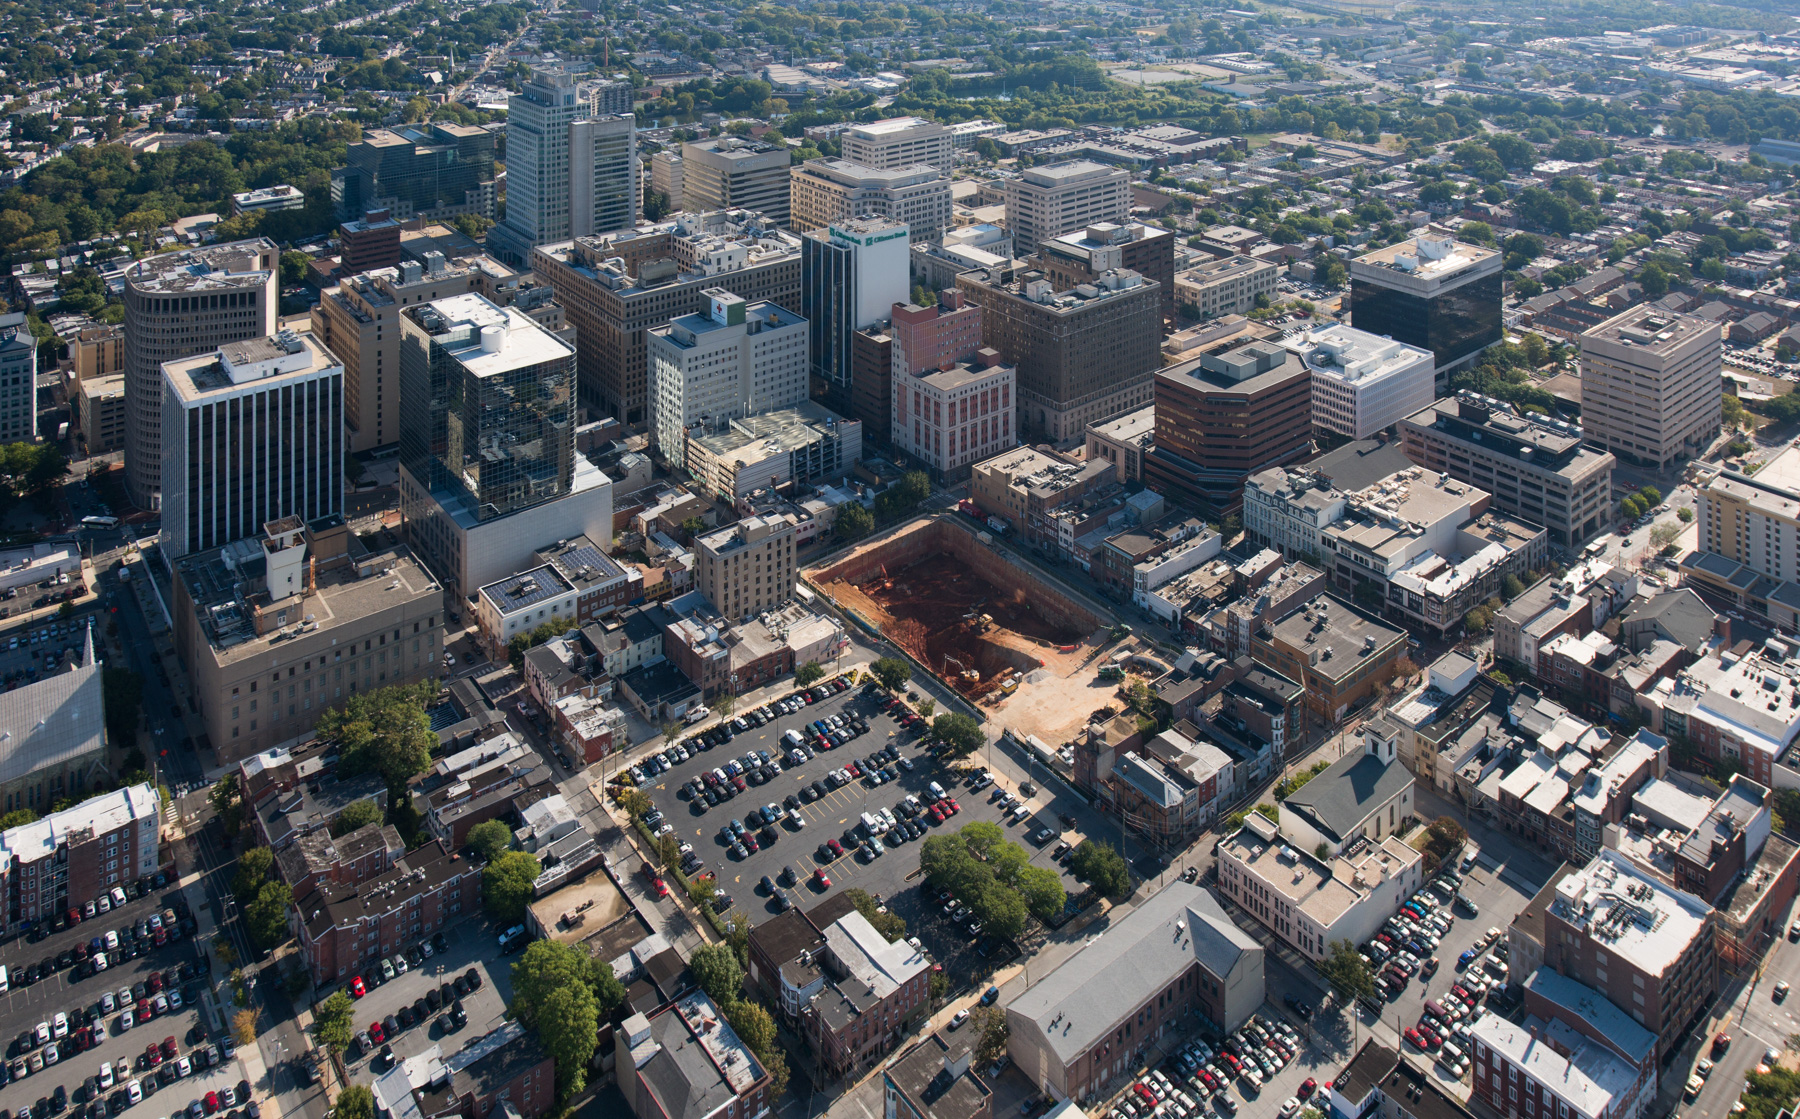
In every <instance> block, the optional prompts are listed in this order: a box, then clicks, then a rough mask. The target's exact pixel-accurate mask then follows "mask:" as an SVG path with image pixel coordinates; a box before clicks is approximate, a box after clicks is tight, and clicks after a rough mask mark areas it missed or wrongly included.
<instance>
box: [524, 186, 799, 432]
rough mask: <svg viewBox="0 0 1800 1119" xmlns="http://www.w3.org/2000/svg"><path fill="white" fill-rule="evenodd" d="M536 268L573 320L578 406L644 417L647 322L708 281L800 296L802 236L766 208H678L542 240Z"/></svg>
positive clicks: (791, 300) (693, 301) (760, 295)
mask: <svg viewBox="0 0 1800 1119" xmlns="http://www.w3.org/2000/svg"><path fill="white" fill-rule="evenodd" d="M532 271H533V272H534V273H535V274H536V275H537V276H538V277H539V278H540V279H542V280H544V281H545V282H547V283H548V284H549V285H550V286H551V288H552V289H553V290H554V291H555V292H556V298H557V301H558V302H560V303H561V304H562V306H563V307H564V309H565V310H566V311H567V313H568V320H569V324H570V325H571V326H573V327H574V328H575V337H576V355H577V356H576V361H577V368H578V370H579V374H580V394H581V396H580V399H581V406H582V407H583V408H585V409H586V410H587V411H588V413H589V414H590V416H592V417H599V416H614V417H617V418H618V419H619V420H620V421H622V422H624V423H627V424H632V425H638V424H643V423H645V422H646V417H647V415H648V404H647V399H646V395H647V386H648V383H649V379H648V372H649V363H648V360H647V358H646V348H645V332H646V331H648V330H649V329H650V328H651V327H653V326H660V325H662V324H663V323H666V322H668V321H669V320H670V319H672V318H676V317H678V316H681V315H686V314H692V313H693V312H695V311H699V310H702V309H703V308H705V307H706V306H707V303H706V298H705V296H704V295H703V294H702V293H703V292H704V291H705V290H706V289H707V288H712V287H723V288H725V289H727V290H728V291H730V292H731V293H732V294H734V295H738V296H742V297H743V298H744V299H747V300H749V301H751V302H756V301H759V300H764V299H766V300H768V301H769V302H771V303H774V304H777V305H778V306H782V307H797V306H799V305H800V243H799V241H798V239H797V238H795V237H794V236H793V235H792V234H790V233H788V232H787V231H785V230H780V229H776V228H775V227H774V226H773V225H772V224H771V223H770V222H768V221H767V220H766V219H765V218H763V216H762V215H760V214H745V213H732V214H718V213H715V214H681V215H678V216H677V217H675V218H673V219H671V220H669V221H666V222H662V223H659V224H657V225H655V226H650V227H646V228H642V229H634V230H628V231H625V232H623V233H618V234H613V235H609V236H605V237H582V238H580V239H578V240H574V241H564V242H561V243H558V244H554V245H540V246H539V247H538V249H537V251H536V252H535V253H534V254H533V256H532Z"/></svg>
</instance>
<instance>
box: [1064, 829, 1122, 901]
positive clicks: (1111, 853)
mask: <svg viewBox="0 0 1800 1119" xmlns="http://www.w3.org/2000/svg"><path fill="white" fill-rule="evenodd" d="M1069 873H1070V874H1072V875H1074V876H1075V880H1076V881H1077V882H1086V883H1087V884H1088V885H1090V886H1092V887H1094V889H1096V890H1099V891H1100V892H1101V893H1103V894H1105V895H1106V896H1107V897H1111V898H1122V897H1124V896H1126V895H1127V894H1129V893H1131V868H1130V867H1128V866H1126V865H1125V857H1124V856H1123V855H1121V854H1119V852H1118V851H1116V850H1114V849H1113V846H1112V844H1110V843H1108V842H1106V841H1105V840H1104V839H1089V840H1085V841H1083V842H1082V844H1081V845H1080V846H1079V847H1077V848H1075V851H1074V853H1072V854H1071V855H1070V856H1069Z"/></svg>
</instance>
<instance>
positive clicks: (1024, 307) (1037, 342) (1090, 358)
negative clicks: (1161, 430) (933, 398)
mask: <svg viewBox="0 0 1800 1119" xmlns="http://www.w3.org/2000/svg"><path fill="white" fill-rule="evenodd" d="M956 287H957V290H959V291H961V292H962V293H963V296H964V298H966V299H967V300H968V301H969V302H970V303H973V304H976V305H978V306H980V308H981V341H982V344H983V345H985V346H991V347H993V348H994V349H996V350H998V351H999V352H1000V356H1001V357H1002V358H1004V359H1005V361H1006V364H1008V365H1012V366H1015V367H1016V368H1017V369H1018V371H1019V372H1018V389H1017V407H1018V409H1019V413H1018V422H1017V423H1016V424H1015V425H1014V430H1016V431H1017V432H1018V434H1019V437H1020V438H1021V439H1023V440H1026V441H1030V442H1037V441H1043V442H1049V443H1062V442H1067V441H1070V440H1076V439H1080V438H1082V434H1083V431H1084V430H1085V429H1086V427H1087V425H1088V424H1091V423H1098V422H1099V421H1101V420H1104V419H1107V418H1108V417H1111V416H1116V415H1118V414H1119V413H1121V412H1127V411H1130V410H1132V409H1134V408H1141V407H1143V406H1144V405H1146V404H1149V403H1150V401H1151V386H1152V383H1153V380H1154V378H1155V374H1156V370H1157V369H1159V368H1160V367H1161V366H1162V354H1161V350H1160V349H1159V347H1160V346H1161V345H1162V324H1163V319H1162V304H1163V300H1162V285H1161V284H1157V283H1154V282H1152V281H1148V280H1145V279H1144V278H1143V277H1142V276H1140V275H1138V274H1137V273H1136V272H1133V271H1131V270H1130V269H1119V270H1117V271H1113V272H1107V273H1105V274H1104V275H1102V276H1100V277H1098V278H1097V279H1096V280H1095V282H1094V283H1092V284H1084V285H1082V286H1080V287H1078V288H1074V289H1071V290H1069V291H1065V292H1058V291H1056V290H1055V285H1054V284H1052V283H1051V282H1050V281H1049V280H1048V279H1046V278H1044V274H1043V273H1042V272H1036V271H1024V270H1023V269H1021V268H1020V267H1019V265H1018V262H1016V261H1013V262H1009V263H1008V264H1006V265H1005V266H1002V267H999V268H995V269H993V270H991V271H988V272H965V273H963V274H962V275H960V276H958V277H957V278H956Z"/></svg>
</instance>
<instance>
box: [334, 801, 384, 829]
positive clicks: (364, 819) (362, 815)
mask: <svg viewBox="0 0 1800 1119" xmlns="http://www.w3.org/2000/svg"><path fill="white" fill-rule="evenodd" d="M379 823H381V805H379V804H376V803H375V802H374V801H372V800H368V799H364V800H358V801H352V802H351V803H349V804H347V805H345V806H344V810H343V812H341V813H339V814H338V818H337V822H336V823H334V824H332V825H331V834H332V835H349V834H350V833H351V832H353V831H355V830H356V829H357V828H363V827H368V826H369V825H370V824H379Z"/></svg>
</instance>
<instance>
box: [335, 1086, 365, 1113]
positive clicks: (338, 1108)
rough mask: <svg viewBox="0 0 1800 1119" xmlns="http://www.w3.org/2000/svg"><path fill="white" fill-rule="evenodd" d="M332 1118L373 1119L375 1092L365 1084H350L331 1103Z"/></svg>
mask: <svg viewBox="0 0 1800 1119" xmlns="http://www.w3.org/2000/svg"><path fill="white" fill-rule="evenodd" d="M331 1114H332V1119H375V1093H374V1092H372V1091H370V1090H369V1088H368V1087H367V1086H366V1085H362V1084H352V1085H350V1087H348V1088H345V1089H344V1090H343V1091H341V1092H339V1093H338V1095H337V1099H336V1100H334V1101H332V1104H331Z"/></svg>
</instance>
